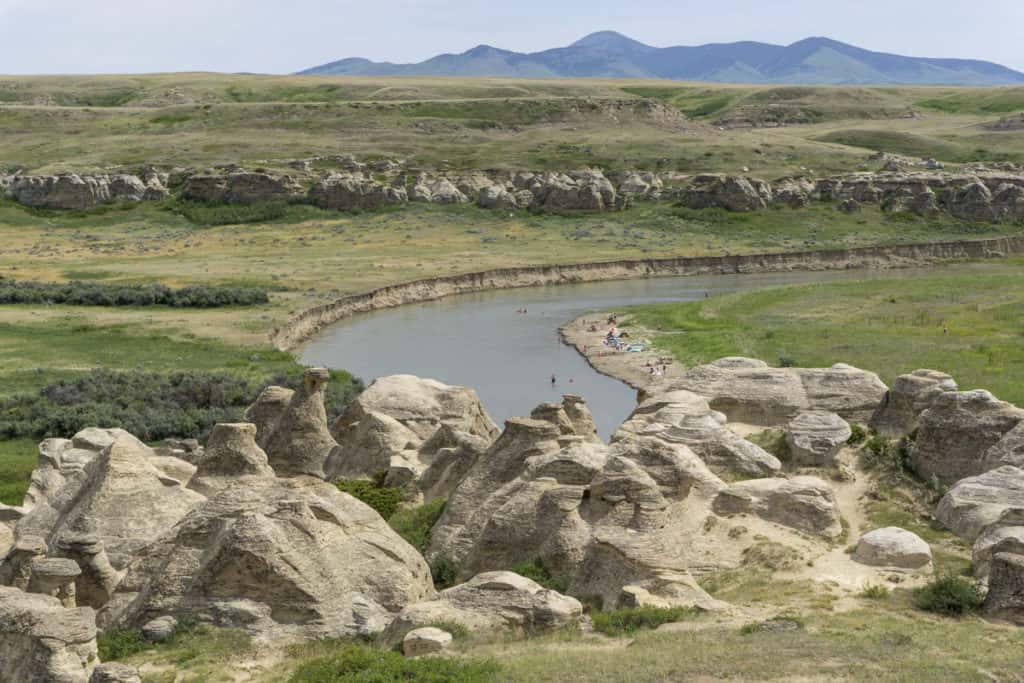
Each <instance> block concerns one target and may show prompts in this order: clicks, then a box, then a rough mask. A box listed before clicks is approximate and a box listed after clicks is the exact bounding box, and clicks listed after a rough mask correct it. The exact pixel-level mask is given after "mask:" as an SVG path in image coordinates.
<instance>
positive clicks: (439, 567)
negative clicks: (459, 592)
mask: <svg viewBox="0 0 1024 683" xmlns="http://www.w3.org/2000/svg"><path fill="white" fill-rule="evenodd" d="M430 575H431V576H432V577H433V579H434V588H436V589H437V590H444V589H445V588H451V587H452V586H455V585H457V584H458V583H459V581H460V580H461V579H462V567H460V566H459V565H458V563H456V562H455V561H454V560H452V559H451V558H449V557H444V556H442V557H438V558H435V559H434V561H433V562H431V563H430Z"/></svg>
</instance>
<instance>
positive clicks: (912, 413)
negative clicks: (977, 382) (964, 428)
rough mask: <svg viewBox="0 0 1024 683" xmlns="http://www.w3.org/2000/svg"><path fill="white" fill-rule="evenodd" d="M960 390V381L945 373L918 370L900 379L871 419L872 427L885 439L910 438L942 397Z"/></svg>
mask: <svg viewBox="0 0 1024 683" xmlns="http://www.w3.org/2000/svg"><path fill="white" fill-rule="evenodd" d="M956 390H957V386H956V381H954V380H953V378H952V377H950V376H949V375H947V374H946V373H944V372H937V371H935V370H915V371H914V372H912V373H910V374H907V375H900V376H899V377H897V378H896V381H895V382H894V383H893V385H892V388H891V389H890V390H889V393H888V394H887V395H886V397H885V400H884V401H883V402H882V404H881V405H880V406H879V407H878V410H877V411H875V414H874V415H873V416H872V417H871V422H870V425H871V427H872V428H873V429H874V430H875V431H877V432H878V433H879V434H881V435H882V436H887V437H893V438H898V437H902V436H905V435H907V434H910V433H911V432H914V431H916V430H917V429H918V428H919V427H920V425H921V414H922V413H923V412H924V411H926V410H927V409H928V408H930V407H931V406H932V403H933V402H934V401H935V398H936V397H937V396H938V395H939V394H943V393H947V392H953V391H956Z"/></svg>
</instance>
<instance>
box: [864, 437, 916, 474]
mask: <svg viewBox="0 0 1024 683" xmlns="http://www.w3.org/2000/svg"><path fill="white" fill-rule="evenodd" d="M913 449H914V438H913V436H907V437H904V438H902V439H900V440H899V441H893V440H891V439H887V438H885V437H884V436H877V435H876V436H872V437H871V438H870V439H868V440H867V442H866V443H865V444H864V450H863V451H862V458H863V461H864V466H865V467H866V468H868V469H883V470H889V471H891V472H896V473H904V474H911V473H912V472H913V468H912V466H911V459H912V454H913Z"/></svg>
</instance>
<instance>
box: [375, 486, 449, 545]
mask: <svg viewBox="0 0 1024 683" xmlns="http://www.w3.org/2000/svg"><path fill="white" fill-rule="evenodd" d="M446 502H447V501H445V499H444V498H439V499H437V500H432V501H430V502H429V503H426V504H424V505H420V506H417V507H413V508H405V509H400V510H398V511H397V512H395V513H394V514H393V515H391V517H389V518H388V524H390V525H391V528H392V529H394V530H395V531H396V532H398V535H399V536H401V537H402V538H404V539H405V540H406V542H407V543H408V544H409V545H411V546H412V547H413V548H416V550H418V551H420V553H424V552H426V550H427V546H429V545H430V530H431V529H433V528H434V524H435V523H437V520H438V518H439V517H440V516H441V513H443V512H444V506H445V503H446Z"/></svg>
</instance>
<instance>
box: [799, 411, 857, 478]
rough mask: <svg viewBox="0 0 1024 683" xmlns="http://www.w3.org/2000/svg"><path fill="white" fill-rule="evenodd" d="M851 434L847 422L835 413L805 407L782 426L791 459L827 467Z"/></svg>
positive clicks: (833, 460)
mask: <svg viewBox="0 0 1024 683" xmlns="http://www.w3.org/2000/svg"><path fill="white" fill-rule="evenodd" d="M851 434H852V431H851V430H850V425H849V424H847V422H846V420H844V419H843V418H841V417H839V416H838V415H836V414H835V413H830V412H828V411H824V410H809V411H806V412H803V413H800V414H799V415H797V416H796V417H794V418H793V419H792V420H791V421H790V423H789V424H788V425H787V426H786V444H787V445H788V446H789V452H790V455H791V457H792V458H793V462H794V463H797V464H799V465H807V466H810V467H829V466H831V465H834V464H835V459H836V455H838V453H839V449H841V448H842V447H843V446H844V445H845V444H846V442H847V441H848V440H849V439H850V436H851Z"/></svg>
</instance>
